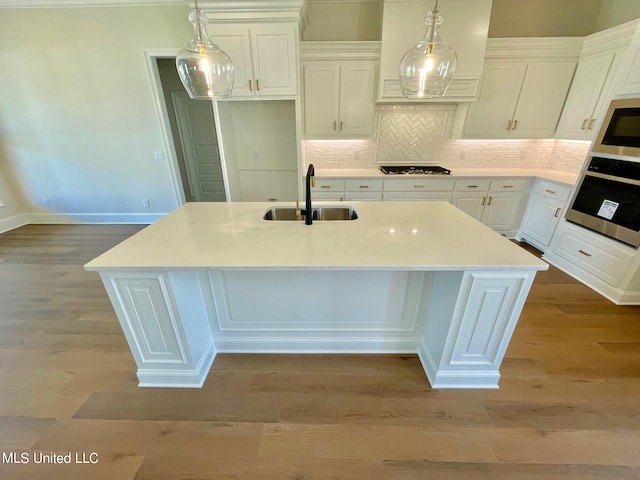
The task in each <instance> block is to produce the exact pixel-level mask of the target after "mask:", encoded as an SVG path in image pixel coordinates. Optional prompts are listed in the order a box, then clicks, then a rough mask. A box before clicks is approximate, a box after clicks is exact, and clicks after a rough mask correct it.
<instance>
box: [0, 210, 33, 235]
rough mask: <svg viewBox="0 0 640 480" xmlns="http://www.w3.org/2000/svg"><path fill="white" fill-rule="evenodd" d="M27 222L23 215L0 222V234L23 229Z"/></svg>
mask: <svg viewBox="0 0 640 480" xmlns="http://www.w3.org/2000/svg"><path fill="white" fill-rule="evenodd" d="M27 223H29V222H28V220H27V218H26V216H25V215H23V214H18V215H14V216H12V217H9V218H5V219H3V220H0V233H4V232H8V231H9V230H13V229H14V228H18V227H23V226H24V225H26V224H27Z"/></svg>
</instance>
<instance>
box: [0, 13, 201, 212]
mask: <svg viewBox="0 0 640 480" xmlns="http://www.w3.org/2000/svg"><path fill="white" fill-rule="evenodd" d="M188 12H189V9H188V6H187V5H186V4H185V6H184V7H181V6H180V7H176V6H154V7H124V8H120V7H111V8H109V7H108V8H62V9H54V8H46V9H25V10H21V9H4V10H2V15H1V20H0V65H1V66H2V75H1V76H0V105H2V109H1V110H0V145H1V146H2V149H3V154H4V159H3V163H2V165H1V166H2V169H3V172H4V173H3V178H4V181H5V182H8V183H9V186H11V187H13V189H14V190H15V191H17V192H21V193H22V194H23V195H24V198H25V204H24V205H22V209H23V211H24V213H25V214H26V215H27V217H29V218H30V219H31V220H32V221H47V220H51V219H52V218H54V217H52V216H50V215H47V213H51V212H55V213H62V214H64V215H65V216H66V217H69V218H71V219H77V220H92V221H109V220H114V221H132V222H135V221H146V220H149V219H153V218H155V217H157V216H158V215H160V214H163V213H166V212H168V211H171V210H172V209H174V208H175V207H176V206H177V199H176V198H175V195H174V191H173V186H172V183H171V180H170V173H169V166H168V164H167V162H166V161H159V160H155V159H154V155H153V153H154V151H157V150H163V149H164V146H163V144H162V138H161V135H160V128H159V124H158V117H157V115H156V112H155V107H154V104H153V99H152V94H151V85H150V82H149V79H148V75H147V70H146V67H145V59H144V55H143V49H144V48H168V47H181V46H183V45H185V44H186V43H187V42H188V40H189V38H190V36H191V27H190V24H189V22H188V21H187V15H188ZM0 186H1V185H0ZM3 195H4V194H3ZM8 198H9V200H10V201H11V202H16V204H17V203H18V201H19V200H16V199H15V198H12V197H11V196H9V197H8ZM45 198H46V199H48V201H49V204H50V206H49V207H47V208H45V207H43V206H42V199H45ZM143 198H146V199H148V200H149V201H150V204H151V207H150V208H146V209H145V208H143V205H142V199H143ZM2 200H3V201H4V202H5V203H7V200H6V199H2ZM18 209H20V208H18ZM8 213H9V209H6V212H5V215H7V214H8ZM0 214H2V212H0ZM0 218H1V217H0Z"/></svg>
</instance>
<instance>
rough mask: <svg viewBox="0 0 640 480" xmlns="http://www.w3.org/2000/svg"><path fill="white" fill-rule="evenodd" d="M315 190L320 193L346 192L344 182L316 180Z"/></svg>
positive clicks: (326, 179) (324, 179) (327, 179)
mask: <svg viewBox="0 0 640 480" xmlns="http://www.w3.org/2000/svg"><path fill="white" fill-rule="evenodd" d="M313 190H314V191H318V192H331V191H336V190H339V191H344V180H339V179H330V178H316V186H315V187H313Z"/></svg>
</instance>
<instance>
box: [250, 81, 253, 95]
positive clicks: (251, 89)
mask: <svg viewBox="0 0 640 480" xmlns="http://www.w3.org/2000/svg"><path fill="white" fill-rule="evenodd" d="M249 91H250V92H253V88H251V80H249Z"/></svg>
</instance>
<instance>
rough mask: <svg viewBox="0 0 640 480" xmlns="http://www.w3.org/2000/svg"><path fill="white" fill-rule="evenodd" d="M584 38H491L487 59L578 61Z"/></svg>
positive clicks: (488, 44)
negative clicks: (516, 58)
mask: <svg viewBox="0 0 640 480" xmlns="http://www.w3.org/2000/svg"><path fill="white" fill-rule="evenodd" d="M583 43H584V37H540V38H489V39H488V40H487V50H486V54H485V60H486V59H498V58H513V57H518V58H544V59H545V60H551V59H557V60H561V59H573V60H577V59H578V58H579V57H580V52H581V51H582V45H583Z"/></svg>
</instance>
